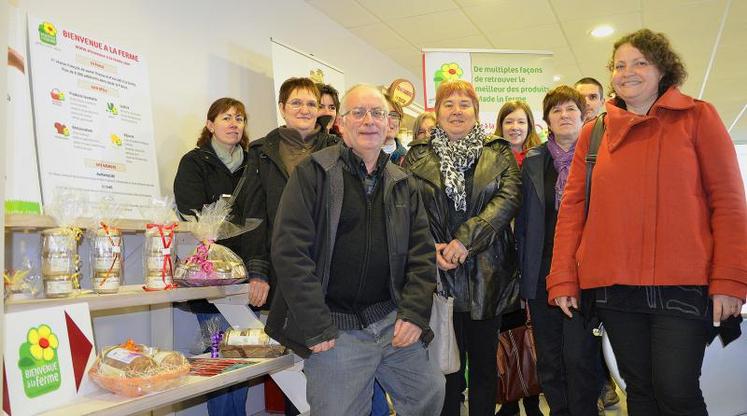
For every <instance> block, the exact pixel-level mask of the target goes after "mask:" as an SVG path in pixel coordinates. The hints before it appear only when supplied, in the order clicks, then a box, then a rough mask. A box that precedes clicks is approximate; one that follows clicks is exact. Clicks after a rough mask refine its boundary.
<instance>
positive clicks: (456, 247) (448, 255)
mask: <svg viewBox="0 0 747 416" xmlns="http://www.w3.org/2000/svg"><path fill="white" fill-rule="evenodd" d="M468 254H469V251H468V250H467V249H466V248H465V247H464V244H462V242H461V241H459V240H457V239H456V238H455V239H453V240H451V242H450V243H449V244H446V246H445V247H444V248H443V250H441V256H443V258H444V260H446V261H448V262H449V263H451V264H453V265H455V266H458V265H460V264H464V262H465V261H466V260H467V255H468Z"/></svg>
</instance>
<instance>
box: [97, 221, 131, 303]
mask: <svg viewBox="0 0 747 416" xmlns="http://www.w3.org/2000/svg"><path fill="white" fill-rule="evenodd" d="M123 254H124V239H123V238H122V232H121V231H120V230H119V229H118V228H114V227H102V228H99V229H98V230H96V233H95V234H94V235H93V236H92V237H91V275H92V278H91V281H92V283H93V291H94V292H96V293H117V292H118V291H119V286H120V285H121V283H122V277H123V264H122V256H123Z"/></svg>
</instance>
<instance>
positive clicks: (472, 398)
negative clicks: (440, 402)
mask: <svg viewBox="0 0 747 416" xmlns="http://www.w3.org/2000/svg"><path fill="white" fill-rule="evenodd" d="M500 327H501V317H500V316H498V317H496V318H493V319H486V320H480V321H476V320H473V319H472V318H470V314H469V313H468V312H454V332H455V333H456V338H457V345H458V346H459V359H460V360H461V364H462V366H461V368H460V369H459V371H457V372H456V373H453V374H448V375H447V376H446V397H445V399H444V408H443V410H442V411H441V415H442V416H459V414H460V406H461V401H462V392H463V391H464V388H465V387H466V381H465V378H464V372H465V367H466V365H467V360H469V415H470V416H493V415H494V414H495V399H496V392H497V390H496V389H497V388H498V386H497V385H498V365H497V362H496V353H497V350H498V331H499V329H500Z"/></svg>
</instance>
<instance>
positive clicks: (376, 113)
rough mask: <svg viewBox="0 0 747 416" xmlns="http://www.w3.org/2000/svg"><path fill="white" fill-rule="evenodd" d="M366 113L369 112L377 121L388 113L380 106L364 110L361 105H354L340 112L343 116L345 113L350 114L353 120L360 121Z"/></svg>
mask: <svg viewBox="0 0 747 416" xmlns="http://www.w3.org/2000/svg"><path fill="white" fill-rule="evenodd" d="M366 114H371V118H372V119H374V120H379V121H381V120H384V119H385V118H386V117H387V115H388V114H387V111H386V110H384V109H381V108H372V109H370V110H366V109H365V108H362V107H356V108H353V109H351V110H349V111H347V112H345V113H343V114H341V116H342V117H345V116H347V115H350V116H351V117H353V119H354V120H358V121H360V120H363V119H364V118H366Z"/></svg>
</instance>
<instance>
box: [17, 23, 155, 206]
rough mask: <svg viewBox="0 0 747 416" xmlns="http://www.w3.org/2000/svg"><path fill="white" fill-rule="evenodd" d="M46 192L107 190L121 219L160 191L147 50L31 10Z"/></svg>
mask: <svg viewBox="0 0 747 416" xmlns="http://www.w3.org/2000/svg"><path fill="white" fill-rule="evenodd" d="M28 21H29V23H28V33H29V45H30V54H31V81H32V91H33V96H34V115H35V123H36V138H37V146H38V149H39V165H40V176H41V185H42V196H43V198H44V200H46V201H49V200H50V199H51V198H52V197H53V195H54V194H55V192H58V191H63V190H65V191H69V190H74V191H79V192H81V193H83V194H85V195H86V197H87V199H88V201H90V202H91V203H97V202H98V201H100V200H101V198H102V197H104V196H110V197H111V198H112V199H113V203H114V204H115V205H116V206H117V207H119V208H120V209H121V212H119V213H118V217H119V218H140V217H141V214H140V210H139V209H138V207H142V206H146V205H149V204H150V201H151V198H153V197H156V196H159V195H160V194H161V191H160V186H159V182H158V169H157V161H156V150H155V145H154V138H153V118H152V117H153V116H152V110H151V103H150V86H149V83H148V71H147V67H146V64H145V60H144V59H143V56H142V55H140V54H138V53H137V52H135V51H131V50H128V49H123V48H120V47H117V46H114V45H112V44H110V43H108V42H107V41H105V40H102V39H98V38H95V37H91V36H88V35H84V34H81V33H79V32H76V31H74V30H71V29H70V28H68V27H66V26H62V25H61V24H59V23H55V22H52V21H50V20H42V19H37V18H34V17H32V16H29V20H28Z"/></svg>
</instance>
